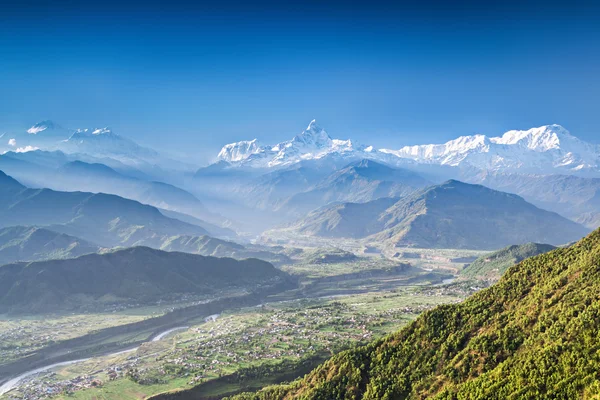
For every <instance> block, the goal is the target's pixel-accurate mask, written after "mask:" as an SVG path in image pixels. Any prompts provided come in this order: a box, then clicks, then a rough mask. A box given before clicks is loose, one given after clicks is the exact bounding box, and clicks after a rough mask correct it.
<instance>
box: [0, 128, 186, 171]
mask: <svg viewBox="0 0 600 400" xmlns="http://www.w3.org/2000/svg"><path fill="white" fill-rule="evenodd" d="M0 140H1V141H0V154H2V153H6V152H17V153H23V152H27V151H34V150H44V151H56V150H58V151H61V152H63V153H66V154H72V155H79V156H80V158H81V159H82V160H84V161H86V160H87V159H88V158H89V157H92V158H94V159H99V160H106V162H107V163H109V164H110V160H114V161H116V162H118V163H123V164H126V165H129V166H133V167H135V168H139V169H141V170H153V169H154V168H155V167H156V166H160V167H167V168H169V169H171V168H172V169H182V170H193V168H194V167H192V166H187V165H185V164H183V163H181V162H179V161H176V160H171V159H169V158H167V157H164V156H162V155H160V154H159V153H158V152H156V151H154V150H152V149H150V148H147V147H144V146H140V145H139V144H137V143H136V142H134V141H133V140H131V139H128V138H126V137H124V136H121V135H118V134H116V133H114V132H113V131H112V130H111V129H109V128H98V129H75V130H74V129H67V128H64V127H62V126H60V125H59V124H57V123H55V122H53V121H49V120H48V121H42V122H39V123H37V124H35V125H33V126H32V127H30V128H29V129H27V130H23V131H21V132H17V133H14V134H11V133H6V134H5V135H4V137H3V138H0Z"/></svg>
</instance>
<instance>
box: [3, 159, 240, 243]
mask: <svg viewBox="0 0 600 400" xmlns="http://www.w3.org/2000/svg"><path fill="white" fill-rule="evenodd" d="M0 168H4V172H5V173H8V174H11V176H13V177H15V178H17V179H19V180H20V181H21V182H23V183H25V184H26V185H28V186H30V187H45V188H49V189H53V190H61V191H69V192H73V191H86V192H93V193H107V194H115V195H117V196H120V197H124V198H127V199H131V200H136V201H139V202H140V203H143V204H149V205H152V206H155V207H158V208H161V209H169V210H172V211H177V212H180V213H184V214H186V213H187V214H191V215H192V216H194V217H196V218H197V221H196V222H195V223H196V224H197V225H199V226H202V227H204V228H205V229H207V230H208V231H209V232H210V233H211V234H212V235H214V236H221V233H222V232H223V231H224V229H223V228H221V227H220V226H219V225H220V224H222V223H224V221H225V218H223V217H222V216H220V215H217V214H215V213H212V212H211V211H209V210H208V209H207V208H206V207H205V206H204V204H203V203H202V202H201V201H200V200H199V199H198V198H197V197H196V196H194V195H193V194H191V193H190V192H188V191H186V190H183V189H181V188H178V187H176V186H173V185H170V184H167V183H163V182H157V181H152V180H150V181H149V180H147V179H142V178H137V177H134V176H131V175H136V174H135V173H134V172H133V171H131V169H127V168H125V169H124V168H121V170H123V172H118V171H117V170H115V169H113V168H111V167H109V166H107V165H105V164H101V163H98V162H94V163H88V162H84V161H80V160H77V159H76V158H75V159H74V158H73V156H72V155H66V154H64V153H62V152H60V151H55V152H44V151H39V150H38V151H31V152H28V153H13V152H10V153H6V154H3V155H0ZM128 173H131V175H128ZM201 218H204V219H210V220H211V222H207V221H205V222H203V221H201V220H200V219H201ZM213 227H214V228H215V229H212V228H213ZM225 236H226V237H235V233H234V232H233V231H231V230H229V233H228V234H227V235H225Z"/></svg>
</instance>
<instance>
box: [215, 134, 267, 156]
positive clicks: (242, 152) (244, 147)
mask: <svg viewBox="0 0 600 400" xmlns="http://www.w3.org/2000/svg"><path fill="white" fill-rule="evenodd" d="M261 149H262V148H261V147H260V146H259V144H258V140H257V139H253V140H243V141H241V142H237V143H229V144H226V145H225V146H223V148H222V149H221V151H220V152H219V155H218V156H217V157H218V158H219V159H220V160H225V161H229V162H237V161H242V160H245V159H246V158H248V157H249V156H250V155H251V154H256V153H259V152H260V151H261Z"/></svg>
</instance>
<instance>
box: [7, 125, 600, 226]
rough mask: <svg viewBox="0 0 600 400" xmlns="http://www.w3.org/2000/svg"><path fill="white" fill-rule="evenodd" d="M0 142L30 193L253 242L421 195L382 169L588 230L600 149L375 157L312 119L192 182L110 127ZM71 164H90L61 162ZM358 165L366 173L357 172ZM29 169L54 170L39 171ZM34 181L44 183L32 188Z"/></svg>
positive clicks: (247, 146)
mask: <svg viewBox="0 0 600 400" xmlns="http://www.w3.org/2000/svg"><path fill="white" fill-rule="evenodd" d="M3 140H6V143H2V144H0V148H1V147H2V146H4V148H5V149H6V150H7V152H6V153H5V154H3V155H2V156H1V157H0V168H2V169H4V170H5V171H7V172H9V173H10V174H11V175H14V176H15V177H17V178H18V179H19V180H21V181H22V182H24V183H26V184H27V185H29V186H38V187H47V186H49V185H55V186H53V187H52V188H53V189H56V190H66V191H72V190H83V191H91V192H108V193H113V194H117V195H119V196H122V197H126V198H130V199H133V200H138V201H141V202H143V203H147V204H151V205H154V206H157V207H159V208H161V209H167V210H172V211H177V212H181V213H185V214H191V216H193V217H195V218H199V219H200V220H204V221H207V222H208V223H211V224H214V225H216V226H219V227H223V226H228V227H233V228H234V230H237V231H240V232H245V233H247V234H251V235H256V234H260V233H261V232H262V231H263V230H265V229H269V228H272V227H273V226H275V225H277V224H282V223H288V222H290V221H292V220H293V219H295V218H298V217H300V216H302V215H303V214H305V213H307V212H309V211H311V210H313V209H316V208H319V207H322V206H325V205H327V204H329V203H332V202H367V201H372V200H376V199H378V198H380V197H386V196H387V197H398V196H404V195H406V194H409V193H410V192H411V190H412V189H414V188H416V189H420V188H422V187H423V184H422V183H421V184H416V185H415V184H412V185H411V184H407V183H406V182H399V181H398V180H397V179H395V180H394V179H392V180H390V179H389V177H390V172H389V170H390V169H395V170H399V171H404V174H407V173H408V172H411V173H413V174H416V175H418V176H419V177H420V179H421V180H422V181H423V182H427V184H430V183H433V184H439V183H442V182H444V181H446V180H448V179H455V180H460V181H463V182H468V183H476V184H483V185H485V186H488V187H490V188H492V189H496V190H501V191H506V192H510V193H514V194H517V195H520V196H522V197H524V198H525V199H526V200H527V201H529V202H531V203H532V204H535V205H536V206H538V207H540V208H543V209H548V210H550V211H555V212H557V213H559V214H561V215H562V216H565V217H567V218H569V219H572V220H574V221H577V222H580V223H582V224H585V225H586V226H587V227H589V228H591V229H593V228H596V227H597V226H598V225H600V202H599V201H597V197H600V194H597V193H598V188H600V184H598V182H599V181H600V167H599V165H600V163H599V160H600V149H599V146H598V145H596V144H592V143H587V142H585V141H582V140H580V139H578V138H577V137H575V136H573V135H572V134H571V133H570V132H568V131H567V130H566V129H565V128H563V127H562V126H560V125H556V124H554V125H544V126H540V127H537V128H531V129H527V130H512V131H508V132H506V133H504V134H501V135H499V136H485V135H480V134H478V135H470V136H463V137H460V138H457V139H455V140H451V141H449V142H446V143H443V144H425V145H413V146H405V147H403V148H400V149H389V148H380V149H375V148H374V147H373V146H367V145H361V144H358V143H356V142H355V141H353V140H341V139H333V138H332V137H331V136H330V135H329V134H328V133H327V131H325V130H324V129H323V128H321V127H320V126H319V125H318V124H317V123H316V121H314V120H313V121H311V123H310V124H309V125H308V127H307V128H306V129H304V130H303V131H302V132H300V133H299V134H297V135H296V136H294V137H293V138H292V139H290V140H287V141H283V142H280V143H277V144H274V145H263V144H261V143H259V142H258V140H256V139H253V140H245V141H240V142H236V143H231V144H228V145H225V146H224V147H223V148H222V149H221V151H220V152H219V153H218V155H217V158H216V160H217V162H215V163H214V164H211V165H209V166H207V167H202V168H200V169H198V170H197V171H196V173H195V174H194V175H193V177H192V176H191V174H189V173H187V172H184V170H185V168H189V166H187V167H185V168H184V167H181V168H179V167H177V166H176V162H171V161H173V160H170V161H168V160H166V159H165V157H164V156H162V155H160V153H158V152H155V151H154V150H151V149H146V148H144V147H143V146H140V145H137V144H135V143H134V142H133V141H131V140H130V139H127V138H125V137H123V136H120V135H117V134H115V133H114V132H112V131H111V130H110V129H108V128H100V129H79V130H71V129H65V128H62V127H60V125H58V124H56V123H54V122H52V121H43V122H41V123H38V124H35V125H34V126H32V127H31V128H30V129H29V130H28V131H27V132H25V131H24V132H20V133H17V134H6V135H4V137H3ZM9 141H10V143H9ZM36 148H39V149H41V150H53V151H35V149H36ZM33 159H35V161H32V160H33ZM32 162H33V163H34V164H36V163H37V164H38V166H32V165H30V163H32ZM78 162H80V163H85V164H88V165H85V166H84V165H83V164H75V165H73V166H68V165H67V164H68V163H78ZM28 163H29V164H28ZM360 163H367V164H368V165H366V166H364V167H358V166H357V164H360ZM100 164H102V166H101V165H100ZM39 165H41V169H42V170H44V169H46V168H52V171H50V169H47V170H45V174H44V173H40V172H39V171H40V167H39ZM63 166H64V168H63ZM103 166H106V167H109V168H111V169H112V170H113V171H115V172H116V173H118V174H120V175H121V176H120V177H118V178H117V177H116V176H113V177H111V178H109V177H107V176H106V174H105V172H106V171H104V172H102V171H100V170H101V169H103ZM84 168H88V169H89V170H87V171H82V170H83V169H84ZM386 168H387V169H388V170H386ZM75 169H78V170H79V171H81V173H79V172H78V171H74V170H75ZM359 169H362V171H359ZM54 170H56V171H54ZM367 170H368V173H363V172H366V171H367ZM188 171H189V169H188ZM50 172H51V173H55V174H56V176H57V177H60V178H61V179H62V178H64V182H63V184H62V185H61V183H60V182H61V179H47V178H48V175H49V174H50ZM71 174H72V175H71ZM396 174H399V172H396ZM113 175H115V174H113ZM98 177H101V179H97V178H98ZM415 177H416V176H415ZM116 179H118V182H117V184H114V183H115V180H116ZM41 181H45V182H49V183H47V184H46V185H43V186H42V185H41V183H42V182H41ZM413 183H414V180H413ZM169 185H170V186H169ZM168 192H170V193H168ZM192 197H193V198H195V200H192ZM186 198H187V199H186ZM200 204H202V206H200ZM221 215H224V217H223V216H221ZM211 233H212V232H211ZM227 237H233V236H232V235H227Z"/></svg>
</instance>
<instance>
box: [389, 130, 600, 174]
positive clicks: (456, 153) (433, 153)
mask: <svg viewBox="0 0 600 400" xmlns="http://www.w3.org/2000/svg"><path fill="white" fill-rule="evenodd" d="M381 151H382V152H384V153H388V154H393V155H395V156H397V157H400V158H408V159H411V160H414V161H416V162H419V163H427V164H440V165H450V166H469V167H475V168H479V169H485V170H492V171H508V170H513V171H516V170H518V171H524V172H525V171H527V172H536V173H553V172H556V171H555V169H556V168H560V169H563V170H565V171H566V170H572V171H580V170H589V169H598V167H599V166H600V148H599V147H598V146H596V145H592V144H590V143H586V142H584V141H582V140H580V139H578V138H576V137H575V136H573V135H571V134H570V133H569V131H567V130H566V129H565V128H563V127H562V126H560V125H544V126H540V127H537V128H531V129H528V130H524V131H520V130H511V131H508V132H506V133H504V134H503V135H502V136H500V137H487V136H485V135H473V136H462V137H459V138H458V139H454V140H451V141H449V142H447V143H444V144H429V145H417V146H407V147H403V148H401V149H399V150H387V149H383V150H381Z"/></svg>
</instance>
